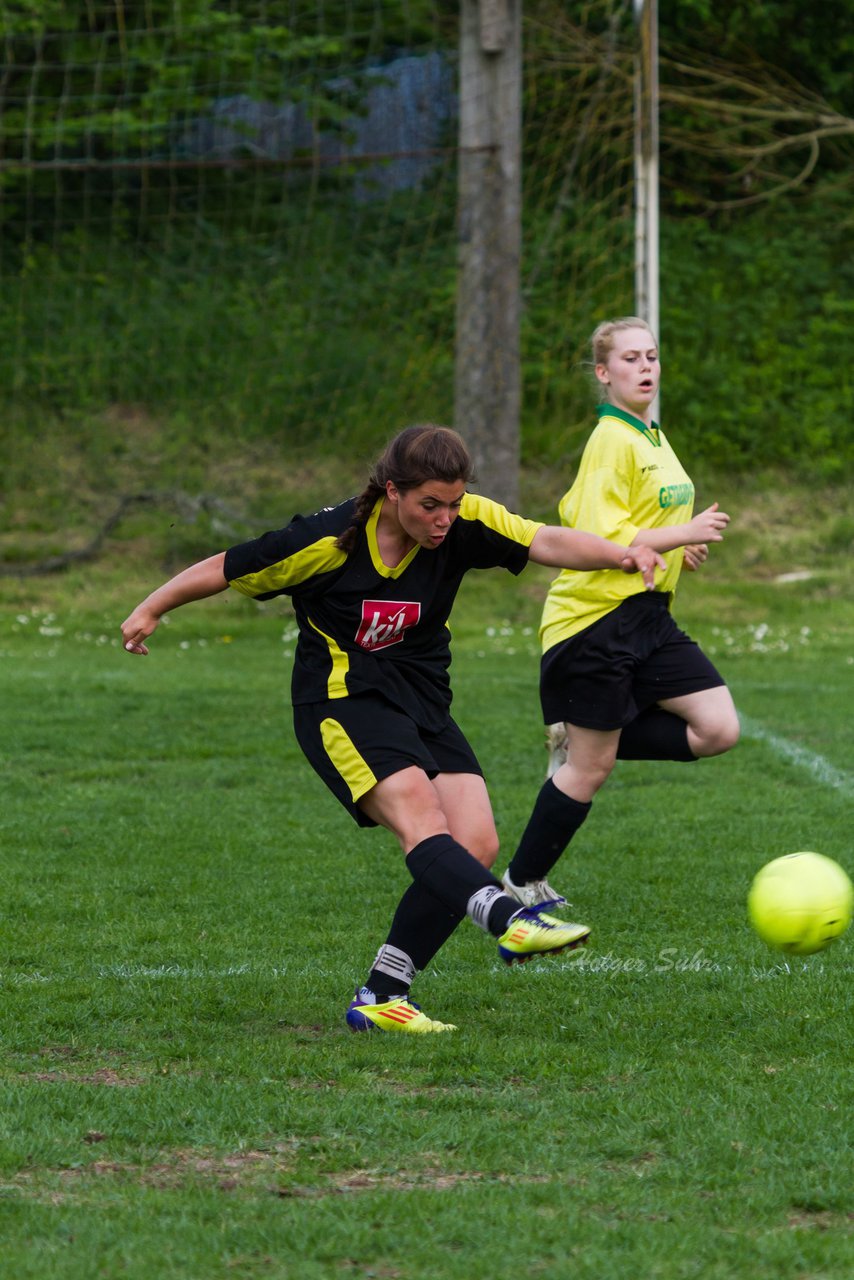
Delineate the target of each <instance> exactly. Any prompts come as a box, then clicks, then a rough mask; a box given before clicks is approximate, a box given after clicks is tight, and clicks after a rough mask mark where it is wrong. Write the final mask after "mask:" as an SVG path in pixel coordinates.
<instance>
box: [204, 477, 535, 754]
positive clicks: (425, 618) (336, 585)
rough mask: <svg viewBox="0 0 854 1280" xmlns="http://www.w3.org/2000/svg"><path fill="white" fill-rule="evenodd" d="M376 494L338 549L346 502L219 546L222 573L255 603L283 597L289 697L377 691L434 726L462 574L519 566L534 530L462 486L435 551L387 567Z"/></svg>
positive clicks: (443, 694) (445, 700)
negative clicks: (358, 527) (289, 626)
mask: <svg viewBox="0 0 854 1280" xmlns="http://www.w3.org/2000/svg"><path fill="white" fill-rule="evenodd" d="M384 501H385V499H384V498H380V499H378V501H377V503H376V505H375V507H374V509H373V511H372V513H371V515H370V517H369V519H368V522H367V525H366V527H365V530H364V533H363V534H362V535H361V536H360V538H359V541H358V543H357V545H356V548H355V550H354V551H353V552H352V554H350V555H346V554H345V553H344V552H343V551H341V550H340V549H339V548H338V547H337V546H336V545H335V543H336V539H337V538H338V537H340V535H341V534H342V533H343V532H344V531H345V529H347V528H348V527H349V525H350V522H351V520H352V517H353V511H354V508H355V503H356V499H355V498H351V499H349V500H348V501H347V502H342V503H340V504H339V505H338V506H335V507H326V508H324V510H322V511H318V512H315V514H314V515H309V516H294V518H293V519H292V520H291V522H290V524H289V525H287V527H286V528H284V529H279V530H277V531H275V532H270V533H265V534H262V535H261V537H260V538H256V539H254V540H253V541H252V542H245V543H242V544H241V545H239V546H235V547H231V548H230V550H228V551H227V552H226V555H225V576H226V579H227V580H228V583H229V585H230V586H232V587H234V588H235V589H236V590H237V591H240V592H242V593H243V594H244V595H248V596H253V597H254V598H255V599H258V600H269V599H271V598H272V597H274V596H278V595H289V596H290V597H291V600H292V602H293V606H294V610H295V612H296V616H297V622H298V625H299V641H298V644H297V651H296V657H295V660H294V668H293V676H292V680H291V694H292V698H293V702H294V703H295V704H299V703H307V702H324V701H326V700H327V699H330V698H346V697H349V696H351V695H353V694H359V693H365V692H379V693H381V694H382V695H383V696H384V697H385V698H386V699H388V700H389V701H390V702H391V703H393V704H394V705H395V706H397V707H399V708H400V709H401V710H403V711H405V712H406V713H407V714H408V715H410V716H411V717H412V719H413V720H414V721H415V722H416V723H417V724H419V725H420V726H422V727H423V728H425V729H428V730H431V731H437V730H438V729H440V728H441V727H442V725H443V724H444V723H445V721H446V718H447V714H448V708H449V707H450V704H451V687H450V681H449V678H448V667H449V665H450V661H451V652H450V640H451V633H450V630H449V627H448V618H449V615H450V612H451V608H452V606H453V603H454V598H455V596H456V594H457V591H458V590H459V586H460V583H461V581H462V578H463V575H464V574H465V573H467V572H468V570H469V569H489V568H493V567H496V566H503V567H504V568H506V569H509V570H510V572H511V573H520V572H521V571H522V569H523V568H524V567H525V565H526V564H527V562H528V548H529V547H530V545H531V542H532V541H533V538H534V535H535V534H536V532H537V530H538V529H539V528H540V527H541V526H540V525H539V524H537V523H536V522H535V521H532V520H525V519H523V517H521V516H517V515H514V514H513V513H512V512H510V511H508V510H507V509H506V508H505V507H502V506H501V505H500V504H499V503H497V502H493V501H491V500H490V499H489V498H482V497H479V496H476V495H474V494H469V493H467V494H465V495H464V496H463V500H462V504H461V506H460V511H459V514H458V516H457V517H456V519H455V520H454V522H453V524H452V525H451V527H450V529H449V530H448V534H447V537H446V538H445V540H444V541H443V542H442V543H441V544H440V545H439V546H438V547H436V548H435V549H425V548H423V547H420V546H417V545H416V546H415V547H413V548H412V550H411V551H410V552H409V553H408V554H407V555H406V556H405V557H404V559H403V560H402V561H401V562H400V564H398V565H396V566H395V567H394V568H390V567H389V566H388V565H386V564H384V563H383V561H382V559H381V557H380V552H379V547H378V544H377V535H376V529H377V521H378V519H379V514H380V510H381V508H382V504H383V502H384Z"/></svg>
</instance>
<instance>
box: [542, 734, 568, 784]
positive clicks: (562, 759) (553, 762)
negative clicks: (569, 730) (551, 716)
mask: <svg viewBox="0 0 854 1280" xmlns="http://www.w3.org/2000/svg"><path fill="white" fill-rule="evenodd" d="M546 749H547V750H548V753H549V766H548V769H547V770H546V777H547V778H553V777H554V775H555V774H556V773H557V771H558V769H559V768H560V767H561V765H562V764H566V725H565V724H548V725H546Z"/></svg>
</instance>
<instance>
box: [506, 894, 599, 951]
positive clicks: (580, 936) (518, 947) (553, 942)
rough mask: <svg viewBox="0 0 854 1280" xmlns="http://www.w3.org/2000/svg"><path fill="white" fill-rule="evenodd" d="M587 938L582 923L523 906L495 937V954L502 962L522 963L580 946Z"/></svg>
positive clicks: (588, 932) (588, 934)
mask: <svg viewBox="0 0 854 1280" xmlns="http://www.w3.org/2000/svg"><path fill="white" fill-rule="evenodd" d="M589 937H590V930H589V929H588V927H587V925H586V924H572V923H570V922H569V921H566V920H558V919H556V918H555V917H554V916H547V915H542V914H541V913H540V911H539V910H536V909H534V910H532V909H531V908H529V907H523V908H522V910H521V911H518V912H517V913H516V915H515V916H514V917H513V919H512V920H511V921H510V924H509V925H508V927H507V931H506V933H503V934H502V935H501V937H500V938H499V939H498V954H499V956H500V957H501V959H502V960H503V961H504V963H505V964H525V962H526V961H527V960H533V958H534V956H550V955H556V954H557V953H558V952H560V951H569V950H571V949H572V948H573V947H580V946H582V945H583V944H584V943H585V942H586V941H587V939H588V938H589Z"/></svg>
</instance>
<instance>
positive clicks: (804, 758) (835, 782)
mask: <svg viewBox="0 0 854 1280" xmlns="http://www.w3.org/2000/svg"><path fill="white" fill-rule="evenodd" d="M739 719H740V720H741V728H742V732H743V733H745V734H746V736H747V737H748V738H754V739H755V740H756V741H757V742H764V743H765V745H766V746H767V747H770V749H771V750H772V751H773V752H774V754H775V755H776V756H781V757H782V758H783V759H784V760H788V761H790V763H791V764H794V765H796V766H797V767H798V768H799V769H803V770H805V772H807V773H809V774H812V776H813V777H814V778H815V780H816V782H821V783H823V785H824V786H826V787H833V789H834V790H835V791H841V792H842V794H843V795H848V796H850V795H854V777H852V775H851V774H850V773H843V772H842V770H841V769H837V768H836V767H835V766H834V765H832V764H831V763H830V761H829V760H825V758H824V756H820V755H818V753H817V752H815V751H808V750H807V748H806V747H799V746H798V745H797V743H794V742H789V741H788V740H787V739H786V738H780V737H778V735H777V734H776V733H771V732H770V730H768V729H766V728H765V727H764V725H762V724H760V722H759V721H758V720H754V719H753V718H752V717H751V716H744V715H742V716H739Z"/></svg>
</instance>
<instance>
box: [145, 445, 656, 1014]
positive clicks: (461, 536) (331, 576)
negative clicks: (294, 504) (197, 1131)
mask: <svg viewBox="0 0 854 1280" xmlns="http://www.w3.org/2000/svg"><path fill="white" fill-rule="evenodd" d="M470 478H471V461H470V458H469V454H468V452H467V450H466V447H465V445H464V444H463V442H462V440H461V439H460V437H459V436H458V435H457V434H456V433H455V432H453V431H451V430H449V429H448V428H447V427H439V426H433V425H423V426H414V427H407V428H406V429H405V430H404V431H402V432H400V434H399V435H397V436H396V437H395V438H394V439H393V440H392V441H391V443H390V444H389V445H388V446H387V448H386V449H385V451H384V453H383V454H382V456H381V457H380V459H379V460H378V462H377V463H376V465H375V467H374V469H373V472H372V474H371V476H370V480H369V483H368V485H367V487H366V489H365V490H364V491H363V492H362V494H361V495H359V497H357V498H350V499H349V500H348V501H346V502H342V503H339V504H338V505H337V506H333V507H327V508H325V509H324V510H322V511H318V512H316V513H315V514H314V515H310V516H294V518H293V519H292V520H291V522H290V523H289V524H288V525H287V526H286V527H285V528H284V529H280V530H278V531H276V532H271V533H265V534H262V536H261V537H259V538H257V539H255V540H253V541H251V542H247V543H243V544H242V545H239V546H235V547H231V548H230V549H229V550H228V551H224V552H220V553H219V554H217V555H214V556H211V557H210V558H209V559H207V560H203V561H200V562H199V563H198V564H195V565H192V566H191V567H190V568H188V569H185V570H184V571H183V572H182V573H179V574H178V575H177V576H176V577H174V578H172V579H171V580H170V581H169V582H167V583H165V584H164V585H163V586H161V587H159V588H157V589H156V590H155V591H153V592H152V593H151V595H149V596H148V597H147V598H146V599H145V600H143V601H142V603H141V604H139V605H138V606H137V607H136V608H135V609H134V610H133V612H132V613H131V615H130V616H129V617H128V618H127V619H126V621H125V622H124V623H123V625H122V638H123V641H124V646H125V649H127V651H128V652H129V653H134V654H147V653H148V646H147V645H146V643H145V642H146V640H147V639H148V637H149V636H150V635H151V634H152V632H153V631H154V630H155V628H156V627H157V625H158V623H159V622H160V619H161V618H162V616H163V615H164V614H165V613H168V612H169V611H170V610H171V609H174V608H176V607H177V606H178V605H182V604H187V603H189V602H190V601H192V600H200V599H202V598H203V597H205V596H212V595H215V594H216V593H217V592H219V591H223V590H225V588H226V587H229V586H231V587H234V588H235V589H236V590H238V591H240V592H242V593H243V594H245V595H248V596H252V597H254V598H255V599H260V600H269V599H270V598H271V597H273V596H277V595H281V594H287V595H289V596H290V597H291V601H292V603H293V607H294V611H295V613H296V618H297V623H298V628H299V641H298V644H297V651H296V657H295V660H294V667H293V675H292V682H291V686H292V687H291V693H292V702H293V714H294V728H295V732H296V736H297V740H298V741H299V744H300V746H301V748H302V750H303V752H304V753H305V755H306V757H307V758H308V761H309V763H310V764H311V765H312V767H313V768H314V769H315V770H316V772H317V773H318V774H319V775H320V777H321V778H322V780H323V781H324V782H325V783H326V785H327V787H329V789H330V790H331V791H332V793H333V795H335V796H336V797H337V799H338V800H339V801H340V802H341V803H342V804H343V805H344V807H345V808H346V809H347V810H348V812H349V813H350V814H351V815H352V817H353V818H354V819H355V820H356V822H358V823H359V825H360V826H377V825H380V826H383V827H386V828H387V829H388V830H389V831H391V832H392V833H393V834H394V835H395V836H396V838H397V840H398V842H399V843H400V846H401V848H402V849H403V853H404V857H405V861H406V868H407V870H408V872H409V873H410V875H411V877H412V883H411V884H410V885H409V887H408V888H407V890H406V892H405V893H404V894H403V897H402V899H401V901H400V903H399V905H398V907H397V910H396V912H395V915H394V919H393V921H392V925H391V929H390V931H389V933H388V936H387V938H386V941H385V943H384V944H383V945H382V946H381V947H380V949H379V952H378V954H377V957H376V959H375V960H374V963H373V966H372V968H371V971H370V974H369V975H368V979H367V981H366V983H365V985H364V987H362V988H361V990H358V991H357V992H356V996H355V999H354V1000H353V1002H352V1004H351V1005H350V1007H349V1009H348V1010H347V1015H346V1018H347V1023H348V1025H349V1026H350V1027H351V1028H352V1029H353V1030H355V1031H367V1030H373V1029H379V1030H384V1031H400V1032H416V1033H420V1032H430V1031H446V1030H448V1029H449V1026H448V1025H447V1024H444V1023H441V1022H436V1021H433V1020H432V1019H430V1018H428V1017H426V1015H425V1014H423V1013H422V1012H421V1011H420V1009H419V1008H418V1006H417V1005H415V1004H413V1003H412V1001H411V1000H410V999H409V988H410V985H411V983H412V980H413V978H414V977H415V974H416V972H417V971H418V970H421V969H424V968H425V966H426V965H427V964H429V962H430V960H431V959H432V958H433V956H434V955H435V954H436V952H437V951H438V950H439V948H440V947H441V946H442V945H443V943H444V942H445V941H446V940H447V939H448V938H449V937H450V935H451V933H452V932H453V931H454V929H455V928H456V926H457V925H458V924H459V922H460V921H461V920H462V918H463V917H464V916H469V917H470V918H471V919H472V920H473V921H474V922H475V923H476V924H478V925H480V926H481V928H482V929H484V931H486V932H487V933H490V934H492V935H493V936H494V937H496V938H497V939H498V949H499V955H500V956H501V958H502V959H503V960H504V961H505V962H506V963H508V964H512V963H515V962H521V961H525V960H528V959H530V958H531V957H532V956H535V955H547V954H550V953H554V952H559V951H564V950H566V949H567V948H568V947H574V946H577V945H578V944H580V943H582V942H584V941H585V940H586V938H587V935H588V933H589V930H588V929H587V928H586V927H585V926H583V925H575V924H570V923H568V922H566V921H563V920H558V919H555V918H554V917H552V916H548V915H544V914H542V912H539V911H531V910H528V909H527V908H521V909H520V906H519V903H518V902H517V901H516V899H515V898H512V897H509V896H508V895H507V894H506V893H505V892H504V891H503V890H502V888H501V885H500V883H499V881H498V880H496V879H495V877H494V876H493V875H492V874H491V872H490V871H489V867H490V866H491V865H492V863H493V862H494V860H495V858H496V855H497V851H498V839H497V836H496V832H495V824H494V821H493V816H492V809H491V807H490V802H489V797H488V795H487V790H486V785H485V783H484V780H483V775H482V773H481V769H480V766H479V764H478V762H477V758H476V757H475V754H474V752H473V751H472V749H471V747H470V746H469V744H468V742H467V741H466V738H465V737H464V735H463V733H462V732H461V730H460V729H459V728H458V727H457V725H456V724H455V722H454V721H453V719H452V718H451V715H450V704H451V687H450V681H449V678H448V667H449V665H450V661H451V655H450V647H449V642H450V632H449V630H448V626H447V622H448V617H449V615H450V612H451V608H452V605H453V601H454V597H455V596H456V594H457V591H458V589H459V586H460V583H461V581H462V578H463V576H464V575H465V573H467V572H468V570H469V569H486V568H490V567H493V566H502V567H504V568H506V569H509V570H510V572H511V573H514V574H518V573H520V572H521V571H522V569H523V568H524V567H525V565H526V564H527V563H528V561H529V560H534V561H536V562H537V563H538V564H545V565H554V566H555V567H557V568H561V567H569V568H574V569H579V570H582V569H583V570H587V571H592V570H599V571H601V572H602V573H603V575H604V576H606V577H607V574H608V571H611V572H614V571H619V570H622V571H623V573H626V574H635V573H637V574H638V575H640V576H639V577H638V583H639V586H640V587H641V588H643V586H644V585H646V586H647V587H648V588H650V589H651V588H652V584H653V576H654V571H655V568H656V567H657V566H658V567H661V566H663V564H664V561H663V559H662V557H661V556H660V555H659V554H658V552H657V551H656V550H655V549H654V548H652V547H648V546H645V545H638V546H636V547H631V548H628V547H623V546H619V545H617V544H615V543H613V542H608V541H606V540H605V539H604V538H600V537H596V536H594V535H592V534H588V533H581V532H578V531H576V530H574V529H563V528H560V527H558V526H553V527H549V526H545V525H541V524H537V523H535V522H533V521H531V520H525V519H523V518H522V517H521V516H518V515H514V514H512V513H511V512H509V511H507V510H506V508H504V507H502V506H500V505H499V504H498V503H496V502H492V501H490V499H488V498H483V497H479V496H476V495H473V494H470V493H468V492H467V484H468V481H469V480H470ZM615 576H617V577H622V573H620V572H616V573H615ZM300 927H302V925H301V923H300ZM294 940H295V944H296V945H298V941H299V933H298V930H295V933H294Z"/></svg>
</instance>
